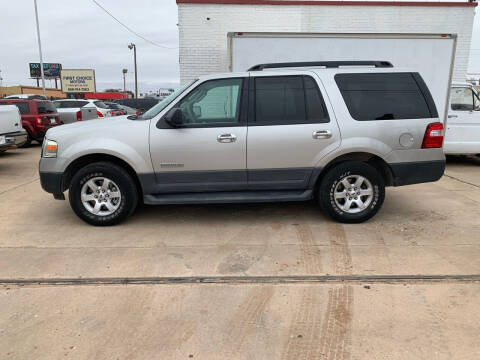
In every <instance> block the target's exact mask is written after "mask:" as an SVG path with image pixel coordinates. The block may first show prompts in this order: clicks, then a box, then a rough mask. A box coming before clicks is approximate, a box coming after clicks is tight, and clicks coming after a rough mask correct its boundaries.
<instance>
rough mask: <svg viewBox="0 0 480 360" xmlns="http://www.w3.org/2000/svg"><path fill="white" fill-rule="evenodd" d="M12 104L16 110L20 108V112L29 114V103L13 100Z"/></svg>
mask: <svg viewBox="0 0 480 360" xmlns="http://www.w3.org/2000/svg"><path fill="white" fill-rule="evenodd" d="M12 105H15V106H16V107H17V108H18V110H20V114H22V115H24V114H30V105H29V104H28V102H13V103H12Z"/></svg>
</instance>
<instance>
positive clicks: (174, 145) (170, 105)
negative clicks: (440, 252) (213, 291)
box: [39, 62, 448, 225]
mask: <svg viewBox="0 0 480 360" xmlns="http://www.w3.org/2000/svg"><path fill="white" fill-rule="evenodd" d="M355 64H357V63H355V62H314V63H310V64H308V65H306V64H302V63H300V64H299V63H287V64H266V65H259V66H256V67H255V69H258V70H257V71H250V72H241V73H229V74H220V75H210V76H204V77H201V78H200V79H197V80H195V81H193V82H192V83H190V84H186V85H185V86H183V87H181V88H180V89H178V90H177V91H175V92H174V93H173V94H172V95H170V96H169V97H167V98H166V99H165V100H164V101H162V102H161V103H159V104H157V105H156V106H154V107H153V108H151V109H150V110H149V111H147V112H145V113H144V114H142V115H139V116H135V115H131V116H128V117H127V116H122V117H118V119H116V120H112V121H110V120H105V121H95V122H89V123H83V124H81V123H77V124H72V125H67V126H64V127H60V128H57V129H51V130H49V132H48V134H47V138H46V139H45V141H44V144H43V153H42V157H41V160H40V168H39V171H40V179H41V184H42V187H43V189H44V190H46V191H47V192H50V193H53V194H54V197H55V198H56V199H64V195H63V192H64V191H65V190H66V189H69V200H70V204H71V206H72V208H73V210H74V212H75V213H76V214H77V215H78V216H79V217H80V218H82V219H83V220H84V221H86V222H88V223H90V224H93V225H112V224H116V223H118V222H120V221H122V220H123V219H125V218H126V217H127V216H128V215H130V214H131V213H132V212H133V211H134V210H135V208H136V205H137V203H138V202H139V201H141V200H143V202H144V203H145V204H186V203H200V204H203V203H231V202H266V201H267V202H269V201H303V200H310V199H313V198H315V199H316V200H317V201H318V203H319V205H320V207H321V208H322V209H323V210H324V211H325V212H326V213H327V214H329V215H330V216H331V217H332V218H334V219H335V220H337V221H341V222H349V223H356V222H361V221H365V220H367V219H369V218H371V217H372V216H373V215H375V213H376V212H377V211H378V210H379V209H380V207H381V206H382V204H383V201H384V198H385V186H401V185H408V184H415V183H421V182H430V181H436V180H438V179H439V178H440V177H441V176H442V175H443V172H444V169H445V156H444V154H443V149H442V143H443V125H442V123H441V122H440V119H439V117H438V113H437V110H436V106H435V103H434V101H433V98H432V96H431V94H430V91H429V89H428V87H427V85H426V84H425V82H424V81H423V79H422V77H421V76H420V75H419V73H416V72H408V71H405V70H401V69H395V68H393V67H392V65H391V64H389V63H386V62H361V63H359V64H358V66H355ZM360 64H362V65H367V66H360ZM343 65H348V66H343ZM301 66H302V67H301ZM322 66H323V67H324V68H322ZM268 67H278V68H280V69H277V70H266V69H267V68H268ZM447 91H448V88H445V96H446V93H447ZM112 128H115V131H112ZM406 194H408V193H406Z"/></svg>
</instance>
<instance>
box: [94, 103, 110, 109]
mask: <svg viewBox="0 0 480 360" xmlns="http://www.w3.org/2000/svg"><path fill="white" fill-rule="evenodd" d="M93 103H94V104H95V106H97V107H99V108H102V109H109V107H108V106H107V105H106V104H105V103H104V102H103V101H94V102H93Z"/></svg>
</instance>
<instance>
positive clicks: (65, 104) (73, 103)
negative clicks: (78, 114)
mask: <svg viewBox="0 0 480 360" xmlns="http://www.w3.org/2000/svg"><path fill="white" fill-rule="evenodd" d="M87 104H88V101H78V100H65V101H56V102H55V106H56V107H57V109H68V108H79V107H83V106H85V105H87Z"/></svg>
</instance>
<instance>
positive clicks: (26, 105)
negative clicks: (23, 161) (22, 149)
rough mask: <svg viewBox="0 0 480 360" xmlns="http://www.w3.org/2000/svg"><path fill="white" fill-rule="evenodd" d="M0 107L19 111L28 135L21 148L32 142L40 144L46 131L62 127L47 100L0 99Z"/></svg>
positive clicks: (50, 103)
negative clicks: (16, 108)
mask: <svg viewBox="0 0 480 360" xmlns="http://www.w3.org/2000/svg"><path fill="white" fill-rule="evenodd" d="M0 105H15V106H16V107H18V109H19V110H20V114H21V116H22V127H23V128H24V129H25V130H26V131H27V135H28V136H27V141H26V142H25V143H24V144H23V146H29V145H30V144H31V142H32V140H35V141H37V142H39V143H41V142H42V140H43V137H44V136H45V133H46V132H47V130H48V129H50V128H51V127H54V126H58V125H62V122H61V121H60V118H59V116H58V113H57V108H56V107H55V105H54V104H53V103H52V102H51V101H49V100H23V99H13V98H12V99H0Z"/></svg>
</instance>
